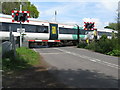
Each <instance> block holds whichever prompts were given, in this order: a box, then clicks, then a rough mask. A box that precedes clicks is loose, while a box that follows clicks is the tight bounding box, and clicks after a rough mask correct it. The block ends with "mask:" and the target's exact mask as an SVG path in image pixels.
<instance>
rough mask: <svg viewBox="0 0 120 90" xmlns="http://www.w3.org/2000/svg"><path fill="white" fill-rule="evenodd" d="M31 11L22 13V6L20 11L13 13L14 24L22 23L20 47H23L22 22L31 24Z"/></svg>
mask: <svg viewBox="0 0 120 90" xmlns="http://www.w3.org/2000/svg"><path fill="white" fill-rule="evenodd" d="M29 13H30V12H29V11H22V6H20V11H12V18H13V19H12V22H15V21H17V22H20V31H19V33H20V47H22V22H23V23H24V22H25V21H27V22H29V20H28V18H30V16H29Z"/></svg>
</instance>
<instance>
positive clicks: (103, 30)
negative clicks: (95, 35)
mask: <svg viewBox="0 0 120 90" xmlns="http://www.w3.org/2000/svg"><path fill="white" fill-rule="evenodd" d="M97 31H100V32H116V33H118V31H116V30H113V29H107V28H104V29H97Z"/></svg>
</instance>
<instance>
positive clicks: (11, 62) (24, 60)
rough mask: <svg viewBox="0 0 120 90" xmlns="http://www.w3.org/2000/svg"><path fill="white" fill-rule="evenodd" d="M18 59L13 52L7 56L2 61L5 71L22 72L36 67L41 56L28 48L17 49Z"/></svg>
mask: <svg viewBox="0 0 120 90" xmlns="http://www.w3.org/2000/svg"><path fill="white" fill-rule="evenodd" d="M16 53H17V55H16V58H15V57H14V54H13V51H10V52H8V53H6V54H5V56H4V57H3V61H2V64H3V65H2V67H3V70H4V71H15V70H22V69H24V68H27V67H30V66H32V65H36V64H38V63H39V58H40V56H39V54H38V53H36V52H35V51H33V50H30V49H28V48H26V47H21V48H17V50H16Z"/></svg>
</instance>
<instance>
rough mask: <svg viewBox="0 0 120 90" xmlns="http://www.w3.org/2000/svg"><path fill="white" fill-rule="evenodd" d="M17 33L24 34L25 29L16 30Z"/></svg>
mask: <svg viewBox="0 0 120 90" xmlns="http://www.w3.org/2000/svg"><path fill="white" fill-rule="evenodd" d="M17 33H25V28H22V30H20V28H17Z"/></svg>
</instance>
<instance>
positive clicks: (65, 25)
mask: <svg viewBox="0 0 120 90" xmlns="http://www.w3.org/2000/svg"><path fill="white" fill-rule="evenodd" d="M0 17H1V18H7V19H12V16H11V15H6V14H2V13H0ZM29 20H30V21H31V22H33V23H34V24H36V25H37V24H38V22H39V23H44V25H48V24H49V23H56V24H59V26H61V27H75V24H65V23H59V22H53V21H48V20H40V19H35V18H29ZM9 22H12V21H11V20H9ZM15 23H18V22H15ZM33 23H31V24H33ZM24 24H28V23H26V22H24Z"/></svg>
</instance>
